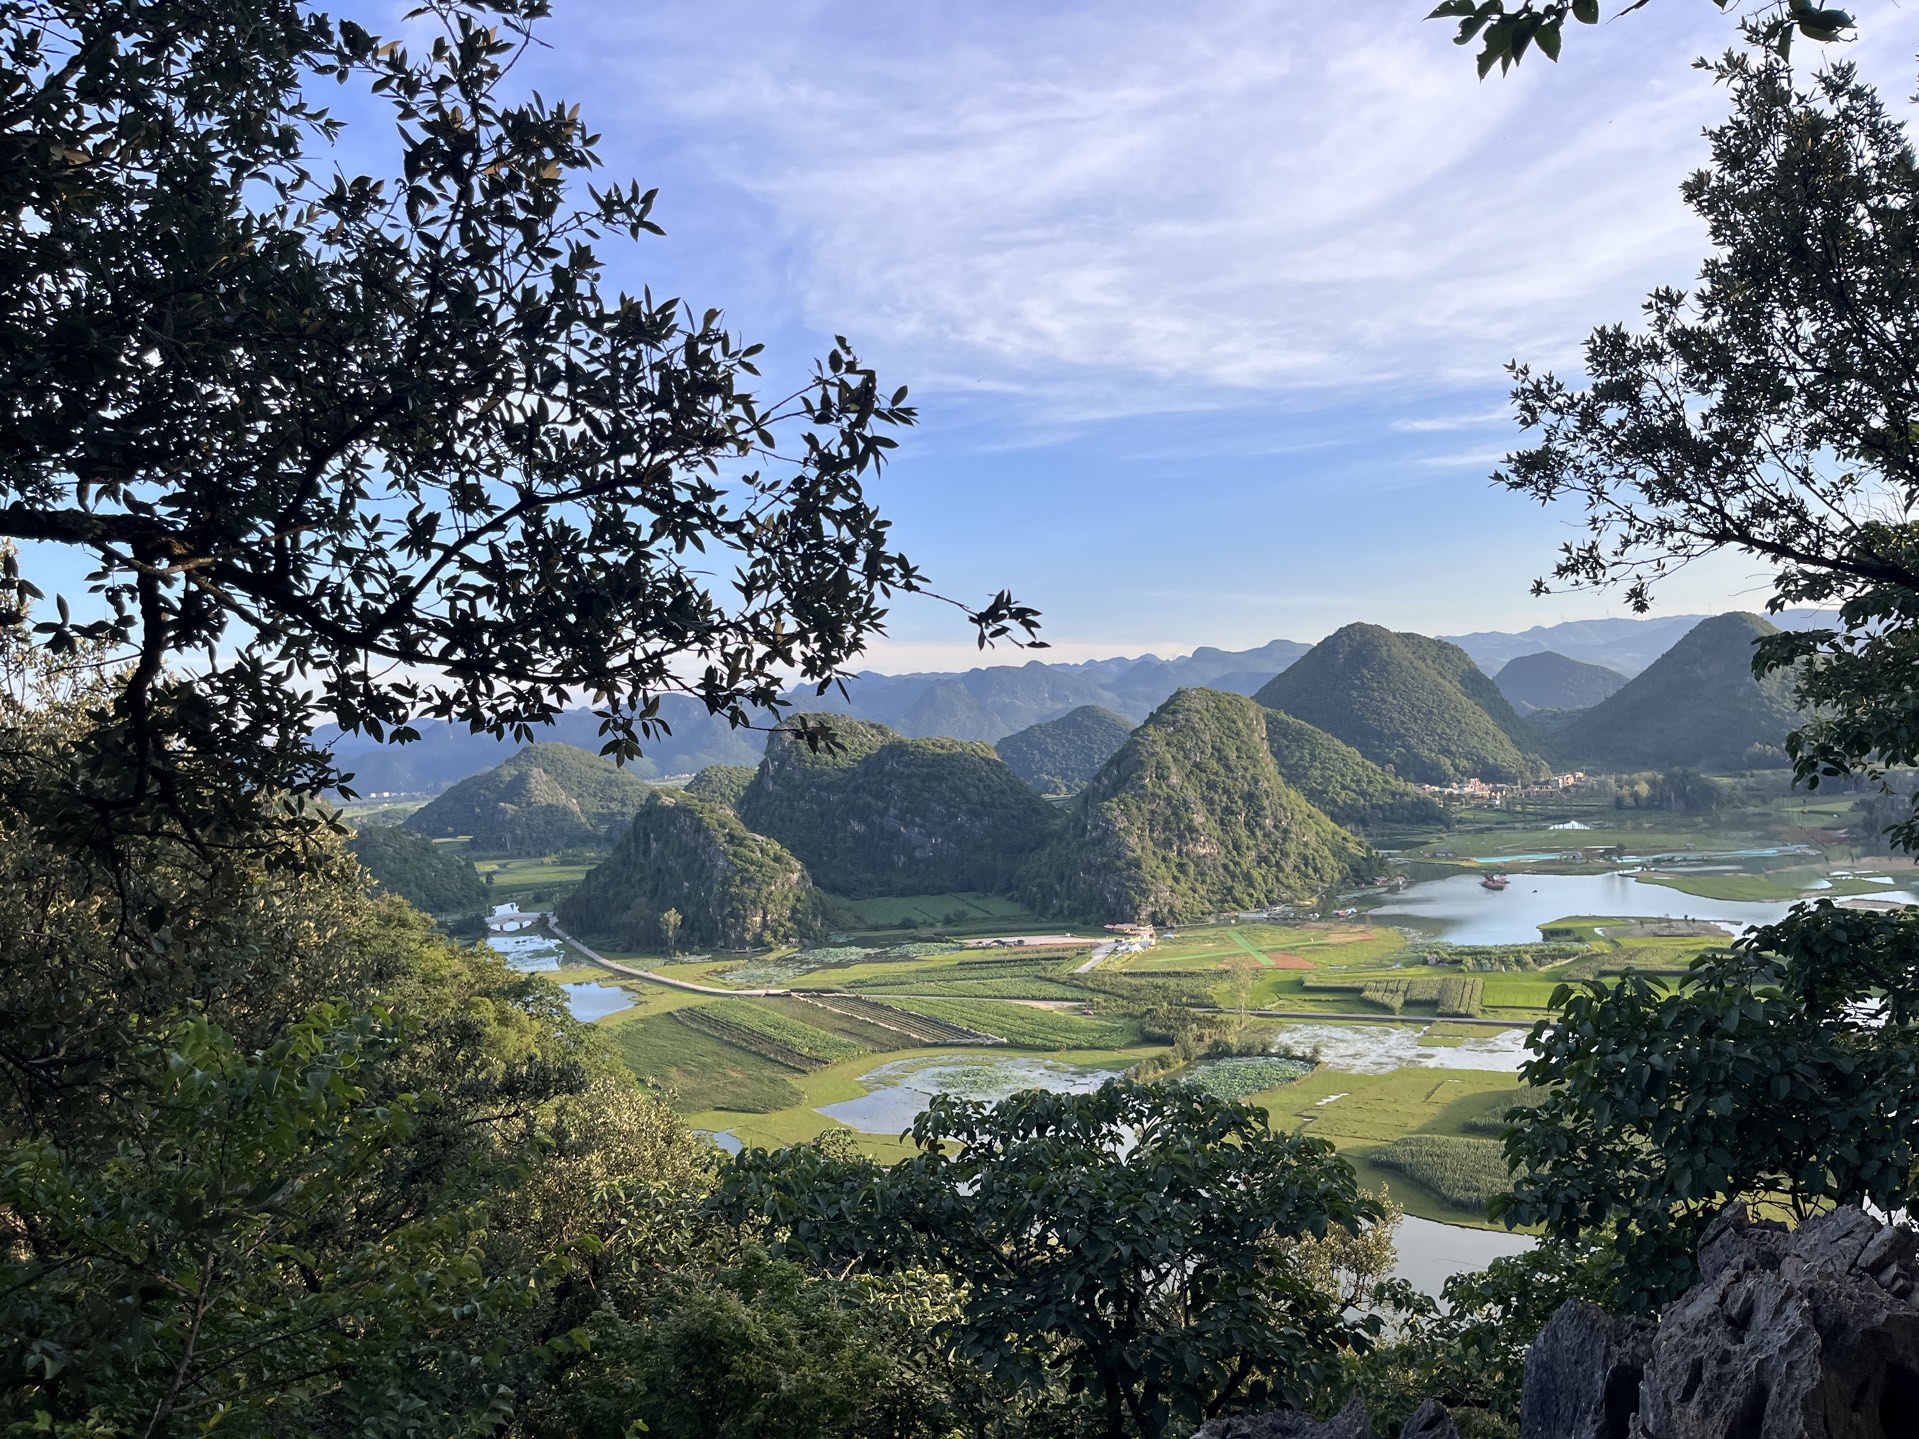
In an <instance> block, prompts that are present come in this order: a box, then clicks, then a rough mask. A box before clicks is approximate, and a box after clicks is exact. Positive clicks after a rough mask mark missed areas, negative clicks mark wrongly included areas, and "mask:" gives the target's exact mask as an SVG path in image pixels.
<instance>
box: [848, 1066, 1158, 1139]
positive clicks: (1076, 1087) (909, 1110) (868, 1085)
mask: <svg viewBox="0 0 1919 1439" xmlns="http://www.w3.org/2000/svg"><path fill="white" fill-rule="evenodd" d="M1120 1074H1121V1071H1120V1070H1117V1069H1096V1068H1094V1067H1092V1066H1090V1065H1084V1064H1062V1063H1060V1062H1059V1061H1058V1060H1054V1059H1024V1058H1021V1059H1011V1058H1009V1059H993V1058H989V1057H984V1056H973V1055H964V1054H955V1055H951V1056H948V1057H945V1058H940V1057H937V1056H936V1057H931V1058H919V1059H896V1060H894V1061H893V1062H892V1063H891V1064H882V1065H880V1066H878V1067H877V1068H875V1069H869V1070H867V1071H866V1073H865V1074H862V1075H861V1076H860V1078H859V1082H860V1084H861V1085H862V1086H863V1087H864V1088H865V1089H866V1091H867V1092H866V1093H865V1094H862V1095H861V1096H860V1097H859V1098H858V1099H842V1100H841V1101H840V1102H839V1103H837V1104H822V1105H820V1106H819V1112H820V1113H821V1114H824V1115H826V1116H827V1117H828V1118H829V1119H837V1120H838V1121H839V1122H840V1123H841V1124H844V1125H847V1126H848V1127H850V1128H853V1129H857V1130H859V1131H861V1132H862V1133H865V1134H899V1133H901V1132H903V1131H905V1130H907V1129H910V1128H912V1127H913V1121H914V1120H916V1119H918V1118H919V1117H920V1115H921V1114H922V1113H923V1112H924V1111H925V1109H926V1106H927V1105H928V1104H929V1103H930V1102H931V1101H932V1098H933V1096H934V1095H936V1094H955V1095H958V1096H959V1097H960V1098H962V1099H981V1100H986V1101H988V1102H992V1101H995V1100H1001V1099H1005V1098H1006V1097H1007V1096H1008V1095H1010V1094H1012V1093H1014V1092H1015V1091H1017V1090H1021V1089H1051V1090H1054V1091H1056V1092H1058V1093H1061V1094H1090V1093H1092V1091H1093V1090H1095V1089H1098V1088H1099V1087H1100V1085H1102V1084H1104V1083H1105V1082H1106V1081H1107V1080H1109V1079H1117V1078H1119V1076H1120Z"/></svg>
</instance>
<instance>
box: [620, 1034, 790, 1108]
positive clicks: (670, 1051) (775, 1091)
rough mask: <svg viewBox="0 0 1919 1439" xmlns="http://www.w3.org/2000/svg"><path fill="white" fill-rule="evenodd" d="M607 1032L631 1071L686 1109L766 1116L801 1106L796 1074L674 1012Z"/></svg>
mask: <svg viewBox="0 0 1919 1439" xmlns="http://www.w3.org/2000/svg"><path fill="white" fill-rule="evenodd" d="M603 1028H605V1029H606V1030H607V1031H608V1032H609V1034H610V1036H611V1038H612V1040H613V1047H614V1048H615V1049H616V1050H617V1051H618V1052H619V1055H620V1057H621V1058H622V1059H624V1060H625V1061H626V1063H627V1065H628V1067H629V1068H631V1069H632V1070H633V1072H634V1073H635V1074H637V1075H639V1076H640V1077H641V1078H643V1079H650V1080H652V1081H653V1082H654V1083H656V1084H659V1085H661V1086H662V1087H665V1088H668V1089H671V1090H673V1091H674V1095H675V1098H676V1100H677V1102H678V1107H679V1108H681V1109H684V1110H702V1109H716V1110H719V1109H723V1110H737V1111H743V1112H746V1113H749V1114H750V1113H761V1114H764V1113H768V1112H771V1111H773V1110H776V1109H790V1108H792V1107H794V1106H795V1105H797V1104H799V1103H800V1102H801V1095H800V1091H799V1090H798V1089H797V1088H795V1087H794V1084H793V1080H792V1075H791V1072H790V1071H788V1070H786V1069H784V1068H782V1067H781V1066H780V1065H777V1064H775V1063H773V1061H772V1060H770V1059H766V1058H764V1057H762V1056H760V1055H757V1054H752V1053H749V1052H748V1051H746V1050H744V1049H741V1048H739V1047H738V1046H737V1045H733V1044H729V1043H727V1042H726V1041H725V1040H723V1039H717V1038H715V1037H713V1036H712V1035H709V1034H703V1033H701V1032H700V1031H698V1030H696V1029H693V1028H691V1027H690V1026H688V1025H684V1024H681V1023H679V1022H678V1021H677V1020H675V1019H674V1017H673V1012H672V1011H668V1012H666V1013H663V1014H648V1015H643V1016H641V1017H640V1018H638V1019H635V1020H632V1021H631V1022H629V1023H626V1024H621V1025H606V1026H603Z"/></svg>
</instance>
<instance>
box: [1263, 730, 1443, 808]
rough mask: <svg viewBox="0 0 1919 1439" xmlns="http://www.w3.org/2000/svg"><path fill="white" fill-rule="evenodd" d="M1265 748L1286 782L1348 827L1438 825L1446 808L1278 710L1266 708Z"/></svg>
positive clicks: (1353, 750)
mask: <svg viewBox="0 0 1919 1439" xmlns="http://www.w3.org/2000/svg"><path fill="white" fill-rule="evenodd" d="M1266 746H1267V748H1268V749H1270V750H1271V751H1272V753H1273V760H1274V762H1275V763H1276V764H1278V766H1279V772H1280V774H1281V775H1282V776H1284V777H1285V779H1286V782H1287V783H1288V784H1290V785H1292V786H1293V788H1295V789H1297V790H1298V791H1299V792H1300V793H1301V794H1303V795H1305V796H1306V798H1307V799H1308V800H1310V801H1311V802H1312V804H1313V806H1314V807H1315V808H1316V809H1319V810H1322V811H1324V812H1325V813H1326V814H1327V815H1328V816H1330V817H1331V818H1332V820H1333V821H1334V823H1336V824H1341V825H1344V826H1345V827H1346V828H1347V829H1351V830H1360V831H1366V830H1377V829H1380V828H1383V827H1387V826H1400V825H1408V826H1422V827H1429V828H1443V827H1445V826H1446V825H1448V824H1450V823H1451V815H1450V814H1449V813H1448V812H1447V809H1446V806H1444V805H1443V804H1441V803H1440V802H1439V801H1438V800H1436V799H1434V798H1432V797H1431V796H1430V795H1427V794H1425V793H1423V792H1422V791H1420V790H1418V789H1416V788H1415V787H1413V786H1412V785H1410V784H1408V783H1406V781H1404V780H1402V779H1395V778H1394V777H1393V776H1392V775H1389V774H1387V773H1386V771H1385V770H1383V769H1381V768H1380V767H1379V766H1378V765H1376V764H1374V763H1373V762H1372V761H1371V760H1369V759H1367V758H1366V756H1365V755H1363V754H1361V753H1360V752H1359V751H1358V750H1356V749H1354V748H1353V747H1352V746H1351V745H1349V744H1347V743H1346V742H1345V741H1344V740H1340V739H1335V738H1334V737H1333V736H1332V735H1329V734H1327V733H1326V731H1325V730H1323V729H1320V728H1318V727H1317V726H1314V725H1309V724H1307V723H1306V721H1304V720H1302V719H1296V718H1294V717H1293V716H1292V715H1289V714H1285V713H1283V712H1282V711H1280V710H1268V711H1266Z"/></svg>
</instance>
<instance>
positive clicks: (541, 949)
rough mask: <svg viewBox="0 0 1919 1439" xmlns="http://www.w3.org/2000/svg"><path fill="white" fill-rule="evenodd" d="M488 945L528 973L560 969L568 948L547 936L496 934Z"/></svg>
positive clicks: (491, 936)
mask: <svg viewBox="0 0 1919 1439" xmlns="http://www.w3.org/2000/svg"><path fill="white" fill-rule="evenodd" d="M486 942H487V944H488V945H489V946H490V947H491V948H492V949H493V950H494V951H495V952H496V953H498V954H503V955H505V956H506V962H507V963H508V964H509V965H511V966H512V967H513V968H515V969H518V970H525V971H528V972H538V971H542V970H545V971H551V970H555V969H558V968H559V967H560V966H561V965H562V964H563V963H565V961H566V946H565V945H563V944H561V943H560V941H559V940H557V939H554V938H553V937H552V936H551V935H546V934H494V935H489V936H487V941H486Z"/></svg>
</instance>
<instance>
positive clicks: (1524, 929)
mask: <svg viewBox="0 0 1919 1439" xmlns="http://www.w3.org/2000/svg"><path fill="white" fill-rule="evenodd" d="M1887 898H1897V896H1896V895H1889V896H1887ZM1791 908H1792V902H1791V901H1790V900H1780V901H1776V902H1760V901H1753V900H1729V899H1704V898H1702V897H1700V896H1699V895H1696V894H1686V893H1683V892H1682V891H1680V890H1676V889H1669V888H1667V887H1666V886H1665V885H1663V884H1641V883H1640V882H1639V881H1638V880H1636V879H1634V878H1633V877H1632V876H1631V875H1630V874H1516V875H1514V876H1512V887H1511V888H1510V889H1505V890H1489V889H1484V888H1482V887H1481V886H1480V883H1479V880H1478V878H1477V876H1474V875H1470V874H1461V875H1453V876H1451V877H1450V878H1447V879H1429V880H1423V881H1421V882H1420V883H1418V884H1412V885H1408V886H1407V887H1406V888H1405V889H1403V890H1401V891H1400V893H1399V894H1398V895H1397V896H1396V897H1395V898H1394V899H1393V900H1392V901H1391V903H1388V904H1382V905H1380V906H1379V907H1378V908H1376V909H1374V910H1373V911H1372V915H1373V916H1374V917H1377V918H1380V919H1395V920H1403V921H1405V922H1407V923H1410V924H1411V925H1412V926H1414V927H1416V928H1418V929H1422V930H1425V931H1426V932H1428V933H1429V934H1432V935H1433V936H1434V937H1435V938H1438V939H1445V940H1450V941H1451V942H1452V943H1454V944H1531V943H1534V942H1535V941H1537V940H1538V938H1539V926H1540V925H1542V924H1550V923H1551V922H1552V921H1553V920H1555V919H1566V918H1568V917H1570V916H1573V915H1594V916H1606V915H1617V916H1620V917H1622V918H1627V919H1702V920H1712V921H1715V922H1718V923H1721V924H1723V925H1726V926H1727V927H1728V928H1729V930H1730V931H1737V930H1740V929H1743V928H1745V927H1746V926H1747V925H1752V924H1774V923H1777V922H1778V921H1779V920H1781V919H1784V918H1785V916H1786V911H1787V910H1789V909H1791Z"/></svg>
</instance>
